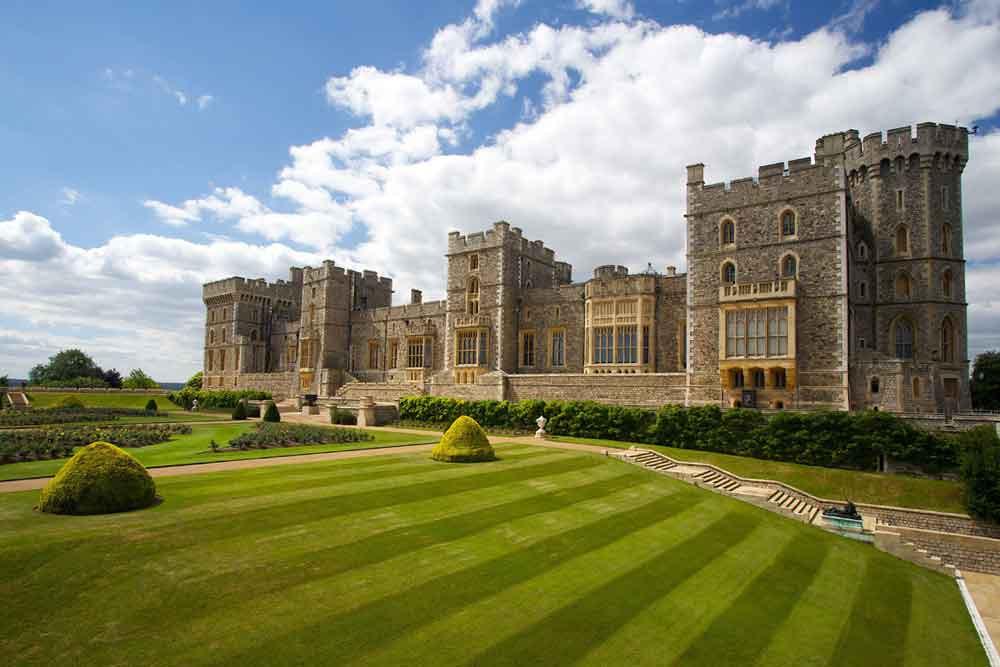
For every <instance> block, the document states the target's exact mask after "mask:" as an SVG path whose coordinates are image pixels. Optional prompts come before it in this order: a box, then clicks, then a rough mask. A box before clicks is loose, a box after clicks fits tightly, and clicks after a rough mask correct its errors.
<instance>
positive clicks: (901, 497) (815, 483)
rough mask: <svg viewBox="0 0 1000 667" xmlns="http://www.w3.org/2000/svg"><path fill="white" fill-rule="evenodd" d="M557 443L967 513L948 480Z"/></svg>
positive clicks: (823, 492) (819, 491)
mask: <svg viewBox="0 0 1000 667" xmlns="http://www.w3.org/2000/svg"><path fill="white" fill-rule="evenodd" d="M553 439H554V440H562V441H564V442H580V443H586V444H591V445H599V446H601V447H609V448H612V447H613V448H616V449H627V448H628V447H631V446H632V445H635V446H636V447H644V448H646V449H653V450H656V451H660V452H663V453H664V454H666V455H667V456H669V457H671V458H674V459H678V460H681V461H694V462H698V463H710V464H712V465H715V466H718V467H720V468H723V469H725V470H728V471H729V472H732V473H734V474H737V475H740V476H742V477H754V478H757V479H773V480H777V481H779V482H785V483H786V484H791V485H792V486H794V487H796V488H798V489H802V490H803V491H807V492H808V493H812V494H814V495H817V496H819V497H821V498H829V499H831V500H845V499H848V498H849V499H851V500H853V501H854V502H856V503H873V504H876V505H893V506H896V507H912V508H917V509H928V510H936V511H938V512H957V513H965V511H966V509H965V503H964V500H963V487H962V484H961V483H960V482H953V481H948V480H938V479H926V478H922V477H909V476H906V475H888V474H879V473H871V472H858V471H856V470H841V469H838V468H821V467H818V466H806V465H800V464H798V463H784V462H782V461H766V460H763V459H754V458H750V457H747V456H734V455H732V454H719V453H716V452H703V451H699V450H696V449H680V448H676V447H660V446H658V445H645V444H641V443H629V442H618V441H615V440H596V439H591V438H569V437H561V436H560V437H556V438H553Z"/></svg>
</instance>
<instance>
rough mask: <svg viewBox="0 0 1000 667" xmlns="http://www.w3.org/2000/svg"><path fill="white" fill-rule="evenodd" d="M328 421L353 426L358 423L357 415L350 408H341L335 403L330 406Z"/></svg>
mask: <svg viewBox="0 0 1000 667" xmlns="http://www.w3.org/2000/svg"><path fill="white" fill-rule="evenodd" d="M330 423H331V424H339V425H342V426H354V425H355V424H357V423H358V417H357V415H355V414H354V413H353V412H351V411H350V410H341V409H340V408H338V407H337V406H336V405H332V406H330Z"/></svg>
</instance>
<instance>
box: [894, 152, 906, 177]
mask: <svg viewBox="0 0 1000 667" xmlns="http://www.w3.org/2000/svg"><path fill="white" fill-rule="evenodd" d="M895 165H896V175H897V176H902V175H903V169H904V168H905V167H906V160H904V159H903V156H902V155H900V156H899V157H897V158H896V161H895Z"/></svg>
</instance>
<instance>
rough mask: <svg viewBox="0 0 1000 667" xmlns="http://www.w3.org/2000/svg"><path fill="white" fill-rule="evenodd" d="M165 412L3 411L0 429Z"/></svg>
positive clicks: (118, 410)
mask: <svg viewBox="0 0 1000 667" xmlns="http://www.w3.org/2000/svg"><path fill="white" fill-rule="evenodd" d="M167 416H168V415H167V413H166V412H161V411H159V410H157V409H153V410H146V409H137V408H88V407H83V406H80V407H55V408H27V409H23V410H4V411H2V412H0V428H17V427H23V426H45V425H51V424H73V423H80V422H109V421H117V420H120V419H122V418H126V417H146V418H150V417H167Z"/></svg>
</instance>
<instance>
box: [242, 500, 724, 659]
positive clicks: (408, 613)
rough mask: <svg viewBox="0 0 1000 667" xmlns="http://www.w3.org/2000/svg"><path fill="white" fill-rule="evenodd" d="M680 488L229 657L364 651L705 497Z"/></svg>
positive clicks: (347, 655) (344, 655) (334, 655)
mask: <svg viewBox="0 0 1000 667" xmlns="http://www.w3.org/2000/svg"><path fill="white" fill-rule="evenodd" d="M707 497H708V494H705V496H703V497H698V496H695V495H692V494H688V493H675V494H672V495H670V496H664V497H662V498H658V499H656V500H653V501H651V502H648V503H645V504H643V505H639V506H637V507H633V508H629V509H628V510H626V511H624V512H617V513H615V514H611V515H608V516H604V517H602V518H600V519H597V520H595V521H592V522H589V523H587V524H584V525H582V526H579V527H577V528H574V529H571V530H569V531H565V532H563V533H558V534H556V535H552V536H550V537H547V538H545V539H543V540H541V541H539V542H535V543H533V544H530V545H528V546H526V547H524V548H521V549H518V550H515V551H512V552H510V553H508V554H505V555H503V556H500V557H498V558H494V559H491V560H488V561H486V562H483V563H480V564H478V565H474V566H472V567H469V568H466V569H464V570H459V571H457V572H455V573H453V574H449V575H445V576H442V577H437V578H435V579H432V580H430V581H428V582H425V583H423V584H420V585H418V586H415V587H413V588H410V589H408V590H405V591H402V592H400V593H396V594H393V595H389V596H387V597H384V598H381V599H379V600H376V601H374V602H371V603H369V604H366V605H363V606H361V607H360V608H358V609H355V610H352V611H350V612H348V613H344V614H338V615H334V616H331V617H329V618H325V619H323V620H322V621H321V622H319V623H315V624H309V625H306V626H305V627H303V628H300V629H299V630H297V631H295V632H293V633H289V634H286V635H284V636H278V637H274V638H271V639H269V640H268V641H267V642H266V646H265V647H262V646H259V645H258V646H250V647H247V649H245V650H244V651H242V652H240V653H239V654H238V655H236V656H231V657H230V658H228V659H229V661H231V662H234V663H246V662H249V661H252V659H253V655H254V654H255V653H256V652H257V651H259V650H261V649H262V648H266V650H268V651H274V652H275V653H276V654H278V655H282V656H284V657H286V658H287V659H290V660H306V659H308V657H309V656H314V655H323V657H324V660H325V661H326V662H327V663H330V664H337V663H339V662H341V661H349V660H353V659H356V658H359V657H361V656H362V655H363V654H365V653H366V652H368V651H370V650H371V649H372V648H373V647H376V646H379V645H384V644H386V643H388V642H389V641H391V640H393V639H395V638H398V637H400V636H402V635H404V634H405V633H407V632H411V631H413V630H415V629H417V628H420V627H422V626H424V625H426V624H428V623H431V622H433V621H434V620H436V619H439V618H442V617H443V616H446V615H449V614H451V613H454V612H455V611H457V610H459V609H461V608H463V607H465V606H467V605H469V604H473V603H475V602H477V601H478V600H480V599H482V598H485V597H489V596H492V595H496V594H497V593H499V592H501V591H503V590H504V589H506V588H508V587H510V586H514V585H517V584H519V583H521V582H523V581H527V580H529V579H531V578H533V577H537V576H539V575H542V574H544V573H545V572H547V571H548V570H550V569H551V568H553V567H556V566H557V565H559V564H561V563H563V562H564V561H566V560H568V559H572V558H575V557H578V556H580V555H582V554H586V553H588V552H590V551H593V550H595V549H599V548H601V547H603V546H606V545H608V544H611V543H613V542H616V541H618V540H620V539H623V538H626V537H628V536H629V535H631V534H632V533H634V532H635V531H637V530H641V529H643V528H646V527H648V526H652V525H654V524H657V523H660V522H664V521H669V520H670V518H671V517H673V516H674V515H675V514H677V512H679V511H681V510H683V509H685V508H689V507H693V506H695V505H697V504H699V503H701V502H703V501H704V500H705V498H707Z"/></svg>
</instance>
